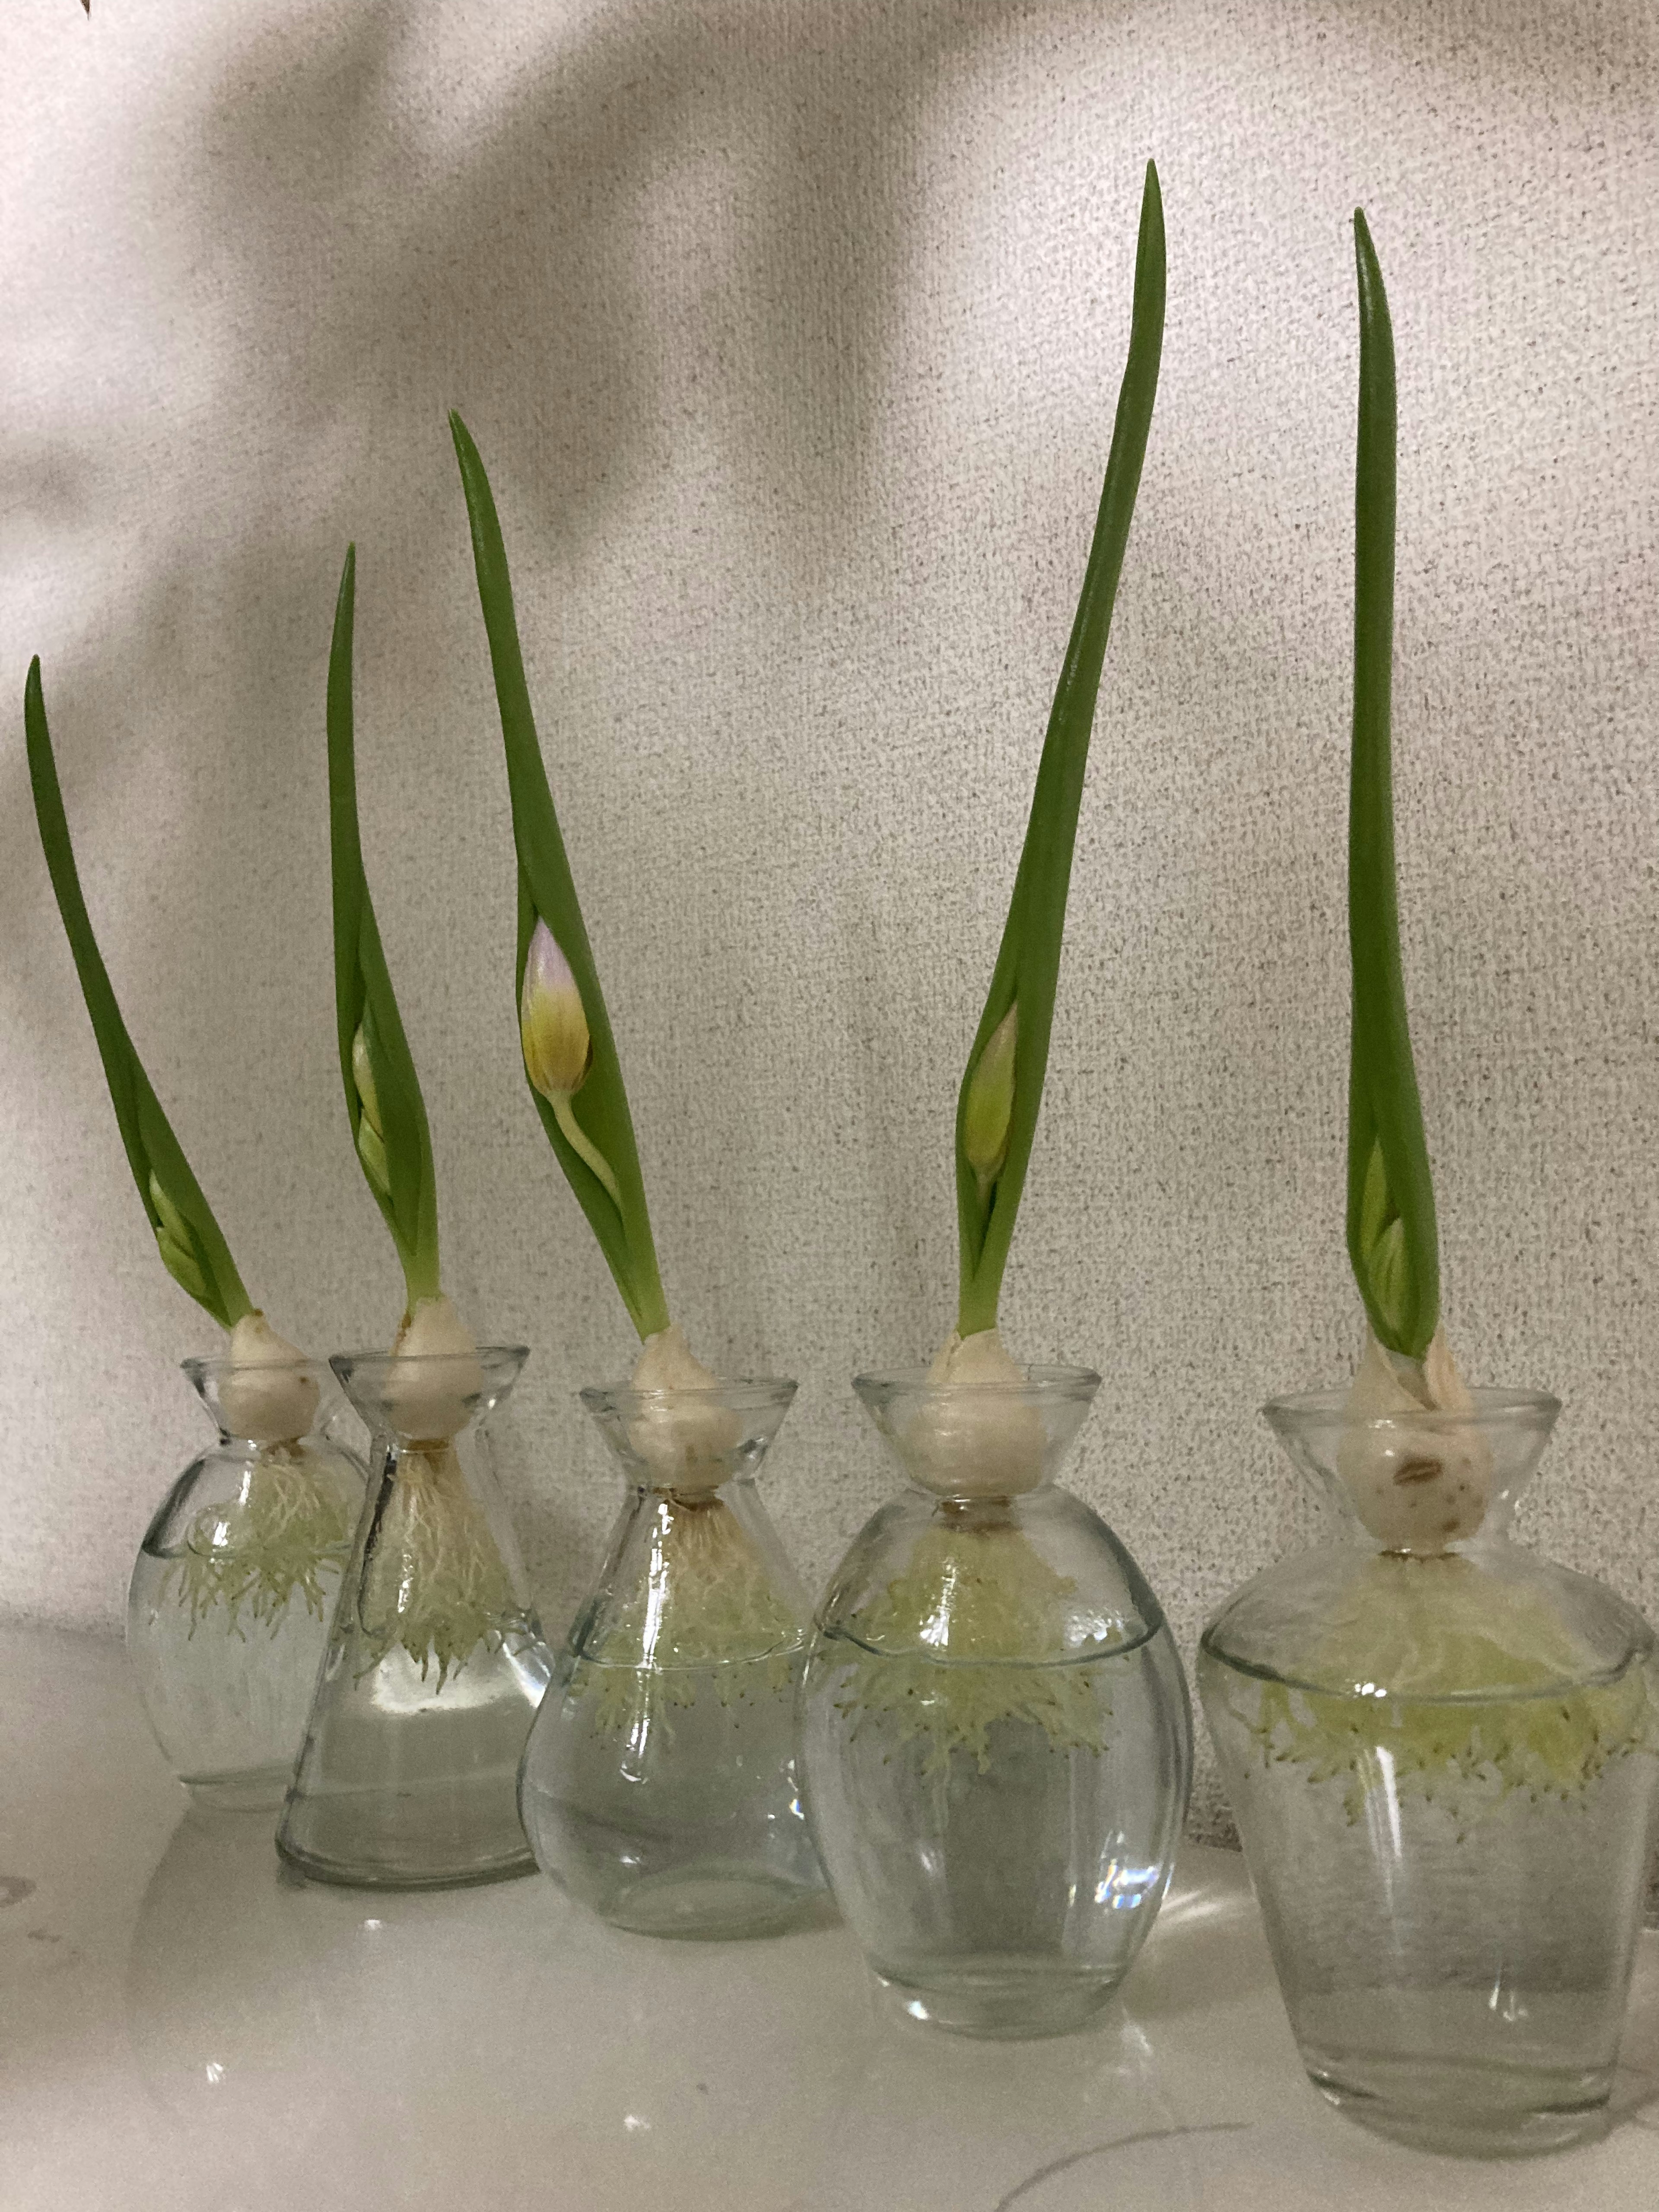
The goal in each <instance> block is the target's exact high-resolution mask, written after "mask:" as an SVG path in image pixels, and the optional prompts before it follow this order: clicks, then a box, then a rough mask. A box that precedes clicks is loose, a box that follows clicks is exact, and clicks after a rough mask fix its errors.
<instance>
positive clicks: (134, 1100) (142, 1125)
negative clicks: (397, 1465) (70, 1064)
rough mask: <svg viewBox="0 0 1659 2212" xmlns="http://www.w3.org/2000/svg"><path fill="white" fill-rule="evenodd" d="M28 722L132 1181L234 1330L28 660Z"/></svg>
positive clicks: (212, 1245)
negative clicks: (103, 938)
mask: <svg viewBox="0 0 1659 2212" xmlns="http://www.w3.org/2000/svg"><path fill="white" fill-rule="evenodd" d="M23 730H24V736H25V739H26V742H27V748H28V762H29V782H30V784H31V786H32V787H33V793H34V818H35V820H36V822H37V823H39V825H40V843H41V846H42V848H43V849H44V851H45V853H46V867H47V870H48V872H50V874H51V877H52V890H53V891H54V893H55V894H56V895H57V899H58V913H59V914H60V915H62V916H63V921H64V931H65V932H66V933H67V935H68V937H69V941H70V952H71V953H72V954H73V955H74V958H75V967H76V974H77V975H79V976H80V979H81V990H82V995H83V997H84V998H85V1000H86V1002H87V1012H88V1014H89V1015H90V1016H91V1017H92V1031H93V1035H94V1037H95V1038H96V1039H97V1042H98V1054H99V1057H100V1059H101V1060H102V1061H103V1063H104V1075H105V1078H106V1081H107V1082H108V1084H109V1095H110V1099H111V1103H112V1104H113V1106H114V1108H115V1119H116V1121H117V1122H118V1125H119V1127H120V1131H121V1141H122V1143H123V1144H124V1145H125V1146H126V1153H127V1162H128V1164H129V1165H130V1166H131V1170H132V1179H133V1181H134V1182H136V1183H137V1186H138V1195H139V1197H140V1198H141V1199H142V1200H143V1205H144V1212H145V1216H146V1218H148V1220H149V1225H150V1227H151V1229H152V1230H153V1231H155V1243H156V1249H158V1250H159V1251H160V1253H161V1261H162V1264H163V1265H164V1266H165V1267H166V1268H167V1273H169V1274H170V1275H171V1276H172V1277H173V1281H174V1282H175V1283H177V1284H178V1285H179V1288H180V1289H181V1290H185V1291H189V1293H190V1295H191V1297H193V1298H194V1299H195V1301H196V1303H197V1305H199V1306H202V1307H204V1309H205V1310H207V1312H209V1313H210V1314H211V1315H212V1316H213V1318H214V1320H215V1321H216V1322H218V1323H219V1325H220V1327H221V1328H234V1327H235V1325H236V1323H237V1322H239V1321H240V1320H241V1319H242V1317H243V1316H244V1315H246V1314H251V1313H252V1311H253V1302H252V1299H251V1298H250V1297H248V1294H247V1292H246V1290H244V1289H243V1287H242V1279H241V1277H240V1275H239V1274H238V1273H237V1272H236V1263H235V1261H234V1260H233V1259H232V1258H231V1256H230V1248H229V1246H228V1244H227V1243H225V1240H224V1237H223V1234H222V1231H221V1230H220V1227H219V1225H218V1223H217V1222H216V1220H215V1219H214V1218H213V1214H212V1212H211V1210H210V1207H209V1206H208V1202H207V1200H206V1199H204V1197H203V1195H202V1189H201V1185H200V1184H199V1183H198V1182H197V1180H196V1178H195V1176H193V1175H192V1174H191V1170H190V1163H189V1162H188V1161H187V1160H186V1159H185V1156H184V1153H183V1152H182V1151H181V1150H180V1148H179V1139H177V1138H176V1137H175V1136H174V1135H173V1129H172V1127H171V1125H170V1124H169V1122H168V1121H167V1115H165V1114H164V1113H163V1112H162V1111H161V1101H160V1100H159V1099H158V1098H157V1097H156V1096H155V1091H154V1090H153V1089H152V1088H151V1085H150V1080H149V1077H148V1076H147V1075H146V1074H145V1073H144V1071H143V1066H142V1064H141V1063H140V1060H139V1058H138V1054H137V1051H136V1050H135V1049H134V1047H133V1042H132V1039H131V1037H130V1036H128V1034H127V1026H126V1024H125V1022H124V1021H123V1020H122V1018H121V1009H120V1007H119V1006H118V1005H117V1003H116V999H115V992H114V989H113V988H112V985H111V983H110V980H109V974H108V971H107V969H106V968H105V966H104V963H103V957H102V956H101V954H100V952H99V950H98V940H97V939H96V938H95V937H94V935H93V933H92V922H91V919H90V917H89V916H88V913H87V903H86V900H85V898H84V897H83V896H82V891H81V878H80V876H79V874H78V872H76V866H75V851H74V848H73V847H72V846H71V844H70V833H69V822H68V819H67V817H65V815H64V799H63V793H61V791H60V790H59V789H58V768H57V763H55V762H54V760H53V758H52V734H51V732H50V731H49V730H48V728H47V726H46V700H45V697H44V696H43V694H42V691H41V688H40V659H39V658H38V657H37V658H36V659H33V661H31V662H30V664H29V672H28V681H27V684H26V685H25V687H24V691H23Z"/></svg>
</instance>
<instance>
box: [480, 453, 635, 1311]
mask: <svg viewBox="0 0 1659 2212" xmlns="http://www.w3.org/2000/svg"><path fill="white" fill-rule="evenodd" d="M449 426H450V429H451V432H452V433H453V437H454V441H455V453H456V457H457V459H459V463H460V468H461V483H462V486H463V489H465V495H466V512H467V520H468V521H469V523H470V524H471V532H472V556H473V561H474V563H475V565H476V567H477V576H478V599H479V602H480V604H481V605H482V606H483V620H484V629H485V632H486V634H487V635H488V637H489V659H490V665H491V667H492V669H493V671H494V674H495V699H496V703H497V705H498V707H499V708H500V710H501V737H502V740H503V743H504V744H505V746H506V750H507V782H508V785H509V787H510V789H511V792H512V798H513V843H514V845H515V846H516V848H517V850H518V860H519V952H518V975H517V1004H518V1006H519V1008H520V1029H521V1034H522V1036H523V1038H524V1042H525V1053H526V1067H525V1075H526V1081H527V1082H528V1083H529V1085H530V1089H531V1094H532V1097H534V1099H535V1101H536V1106H537V1109H538V1112H539V1113H540V1115H541V1117H542V1124H543V1127H544V1128H545V1129H546V1131H547V1135H548V1139H549V1141H550V1144H551V1145H552V1146H553V1150H554V1152H555V1154H556V1156H557V1158H558V1162H559V1165H560V1166H561V1167H562V1169H563V1170H564V1173H565V1177H566V1180H567V1181H568V1183H569V1185H570V1188H571V1189H572V1190H573V1191H574V1194H575V1195H576V1198H577V1200H578V1201H579V1203H580V1206H581V1209H582V1211H583V1212H584V1213H585V1214H586V1216H587V1218H588V1222H589V1225H591V1227H592V1231H593V1234H594V1236H595V1237H597V1238H598V1239H599V1249H600V1250H601V1251H602V1252H603V1253H604V1255H605V1261H606V1264H607V1265H608V1266H609V1267H610V1269H611V1274H612V1276H613V1277H614V1278H615V1279H616V1285H617V1289H618V1291H621V1293H622V1297H623V1304H624V1305H626V1307H627V1308H628V1311H629V1317H630V1319H631V1320H632V1321H633V1323H634V1326H635V1328H636V1329H637V1330H638V1331H639V1334H640V1335H641V1337H647V1336H653V1335H655V1334H658V1333H659V1331H661V1330H663V1329H665V1328H667V1327H668V1306H667V1303H666V1301H665V1298H664V1297H663V1291H662V1280H661V1277H660V1275H659V1273H658V1268H657V1251H656V1245H655V1243H654V1242H653V1238H652V1235H651V1217H650V1214H649V1212H648V1211H647V1206H646V1201H645V1185H644V1182H643V1180H642V1178H641V1174H640V1161H639V1152H638V1149H637V1147H636V1146H635V1140H634V1122H633V1117H632V1116H631V1115H630V1114H629V1110H628V1094H627V1092H626V1091H625V1090H624V1089H623V1077H622V1065H621V1062H620V1061H619V1060H618V1059H617V1045H616V1039H615V1037H614V1036H612V1034H611V1018H610V1016H609V1014H608V1013H607V1012H606V1011H605V994H604V992H603V991H602V990H601V988H600V987H599V969H597V967H596V966H595V964H594V961H593V953H592V947H591V946H590V945H589V944H588V941H587V930H586V926H585V925H584V923H583V921H582V913H581V908H580V906H579V905H578V903H577V901H576V887H575V884H574V882H573V881H572V879H571V874H570V864H569V862H568V860H567V859H566V857H565V849H564V839H563V837H562V836H561V834H560V830H559V819H558V816H557V815H556V812H555V811H554V807H553V794H552V793H551V791H550V788H549V786H548V781H547V769H546V767H545V765H544V762H543V759H542V751H541V745H540V743H539V741H538V738H537V735H536V720H535V715H534V714H533V712H532V708H531V704H530V690H529V687H528V685H527V684H526V681H525V672H524V657H523V654H522V653H521V652H520V646H519V628H518V619H517V617H516V616H515V614H514V612H513V583H512V579H511V577H510V575H509V574H508V573H507V549H506V547H505V545H504V544H503V543H502V539H501V523H500V520H498V518H497V516H496V513H495V499H494V497H493V496H492V495H491V492H490V489H489V477H487V476H486V475H485V473H484V466H483V461H482V460H481V459H479V457H478V449H477V447H476V446H475V445H474V444H473V442H472V439H471V435H469V433H468V431H467V428H466V425H465V423H464V422H462V421H461V418H460V416H459V415H455V414H452V415H451V416H450V418H449ZM538 931H539V934H538ZM526 969H529V970H530V971H531V972H530V978H529V981H530V989H529V992H528V994H526ZM565 999H574V1000H575V1001H576V1002H577V1003H576V1004H574V1005H573V1006H570V1007H569V1009H568V1018H565V1016H564V1012H563V1010H562V1006H561V1004H560V1002H561V1001H562V1000H565ZM583 1025H585V1028H586V1038H585V1039H581V1038H580V1030H581V1028H582V1026H583ZM573 1033H574V1034H575V1036H577V1038H578V1040H579V1042H580V1044H581V1045H582V1046H585V1048H584V1049H578V1050H577V1051H576V1054H575V1059H574V1065H571V1066H568V1067H567V1068H565V1069H562V1070H559V1069H556V1067H553V1066H551V1063H552V1062H554V1061H556V1060H557V1059H558V1058H559V1057H560V1056H561V1055H560V1054H558V1053H557V1052H556V1049H555V1048H553V1046H552V1044H551V1042H549V1045H548V1048H547V1049H546V1050H545V1051H544V1050H543V1049H542V1048H540V1047H539V1046H538V1039H540V1038H546V1039H548V1040H552V1039H554V1038H555V1037H557V1038H568V1036H571V1035H572V1034H573ZM538 1077H539V1078H540V1081H539V1082H538Z"/></svg>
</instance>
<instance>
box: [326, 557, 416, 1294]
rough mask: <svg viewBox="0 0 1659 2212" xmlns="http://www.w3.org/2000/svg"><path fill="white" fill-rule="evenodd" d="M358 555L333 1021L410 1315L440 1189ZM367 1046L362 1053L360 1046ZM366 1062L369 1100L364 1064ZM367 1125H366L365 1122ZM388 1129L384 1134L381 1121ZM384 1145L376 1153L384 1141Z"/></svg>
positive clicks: (335, 678) (335, 738)
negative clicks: (391, 935) (375, 735)
mask: <svg viewBox="0 0 1659 2212" xmlns="http://www.w3.org/2000/svg"><path fill="white" fill-rule="evenodd" d="M356 586H357V549H356V546H355V545H354V546H350V547H348V549H347V551H346V557H345V570H344V573H343V575H342V576H341V579H340V596H339V599H338V601H337V605H336V607H335V611H334V638H333V642H332V645H331V647H330V651H329V656H328V819H329V852H330V858H331V864H332V875H333V883H334V1012H335V1020H336V1024H337V1029H338V1033H339V1047H340V1078H341V1081H342V1082H343V1085H344V1086H345V1097H346V1112H347V1114H348V1115H349V1119H350V1122H351V1141H352V1144H353V1146H354V1147H355V1148H356V1153H357V1158H358V1164H359V1165H360V1166H361V1167H362V1170H363V1180H364V1181H365V1182H367V1183H368V1187H369V1188H370V1190H371V1191H372V1192H373V1193H374V1199H375V1202H376V1204H377V1205H378V1206H380V1212H382V1213H383V1214H384V1215H385V1216H386V1227H387V1228H388V1229H389V1230H390V1231H392V1243H394V1244H395V1245H396V1246H397V1248H398V1259H399V1260H400V1261H402V1262H403V1269H404V1281H405V1284H406V1285H407V1288H408V1294H409V1310H410V1312H411V1313H412V1312H413V1311H414V1309H415V1307H416V1304H417V1302H418V1301H419V1300H420V1299H422V1298H432V1297H437V1295H438V1287H439V1286H438V1190H437V1182H436V1180H435V1176H434V1174H433V1170H432V1139H431V1136H430V1134H429V1133H428V1128H427V1121H426V1104H425V1101H424V1100H423V1099H422V1097H421V1085H420V1079H419V1078H418V1077H417V1076H416V1073H415V1060H414V1056H413V1054H411V1053H410V1049H409V1041H408V1039H407V1038H406V1037H405V1036H404V1025H403V1020H402V1018H401V1016H400V1015H399V1014H398V1001H397V999H396V998H395V997H394V996H393V994H392V977H391V975H390V973H389V971H388V970H387V968H386V955H385V953H384V952H383V951H381V949H380V927H379V925H378V924H377V923H376V921H375V919H374V904H373V902H372V901H371V900H370V898H369V895H368V878H366V876H365V875H364V872H363V848H362V838H361V836H360V834H359V830H358V823H357V771H356V738H355V732H354V726H353V718H352V699H351V690H352V638H353V629H354V624H355V619H356ZM360 1038H361V1047H360V1045H359V1040H360ZM360 1050H361V1053H362V1055H363V1057H364V1058H365V1059H366V1061H367V1066H368V1073H369V1095H368V1097H365V1091H364V1086H363V1084H362V1081H361V1080H360V1069H359V1066H358V1065H357V1059H358V1054H359V1051H360ZM366 1115H367V1116H368V1119H367V1121H366V1119H365V1116H366ZM377 1117H378V1119H379V1121H380V1128H379V1129H378V1131H377V1130H376V1129H375V1128H374V1119H375V1118H377ZM376 1139H378V1144H377V1142H376Z"/></svg>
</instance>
